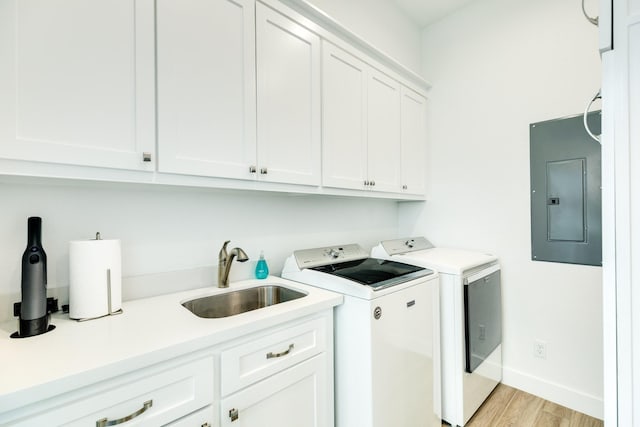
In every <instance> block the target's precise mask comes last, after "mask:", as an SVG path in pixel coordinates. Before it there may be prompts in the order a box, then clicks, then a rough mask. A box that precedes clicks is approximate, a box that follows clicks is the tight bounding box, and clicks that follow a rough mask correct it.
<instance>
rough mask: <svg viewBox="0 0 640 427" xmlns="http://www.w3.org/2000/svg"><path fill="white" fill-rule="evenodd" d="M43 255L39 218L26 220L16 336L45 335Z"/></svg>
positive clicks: (46, 318) (44, 267) (44, 259)
mask: <svg viewBox="0 0 640 427" xmlns="http://www.w3.org/2000/svg"><path fill="white" fill-rule="evenodd" d="M48 327H49V319H48V314H47V254H45V252H44V249H43V248H42V219H41V218H40V217H37V216H34V217H30V218H29V221H28V238H27V249H25V251H24V254H23V255H22V303H21V305H20V332H19V333H20V336H22V337H29V336H32V335H38V334H42V333H45V332H47V328H48Z"/></svg>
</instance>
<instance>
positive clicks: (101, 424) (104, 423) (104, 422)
mask: <svg viewBox="0 0 640 427" xmlns="http://www.w3.org/2000/svg"><path fill="white" fill-rule="evenodd" d="M152 406H153V399H151V400H147V401H146V402H144V403H143V406H142V408H140V409H138V410H137V411H135V412H134V413H132V414H129V415H127V416H126V417H122V418H118V419H117V420H111V421H109V420H108V419H107V418H102V419H100V420H98V421H96V427H108V426H116V425H118V424H122V423H126V422H127V421H129V420H132V419H134V418H135V417H137V416H138V415H142V414H144V413H145V412H147V409H149V408H151V407H152Z"/></svg>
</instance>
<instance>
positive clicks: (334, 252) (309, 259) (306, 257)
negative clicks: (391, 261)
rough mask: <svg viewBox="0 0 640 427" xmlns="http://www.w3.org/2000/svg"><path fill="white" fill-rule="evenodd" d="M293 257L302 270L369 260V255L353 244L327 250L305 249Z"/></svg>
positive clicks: (331, 247)
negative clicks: (364, 259) (337, 263)
mask: <svg viewBox="0 0 640 427" xmlns="http://www.w3.org/2000/svg"><path fill="white" fill-rule="evenodd" d="M293 256H294V257H295V258H296V263H297V264H298V267H299V268H300V269H302V268H312V267H319V266H321V265H329V264H335V263H336V262H346V261H355V260H357V259H363V258H368V257H369V253H368V252H367V251H365V250H364V249H363V248H362V247H361V246H360V245H358V244H355V243H352V244H348V245H338V246H329V247H325V248H314V249H303V250H299V251H295V252H294V253H293Z"/></svg>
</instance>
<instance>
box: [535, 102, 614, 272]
mask: <svg viewBox="0 0 640 427" xmlns="http://www.w3.org/2000/svg"><path fill="white" fill-rule="evenodd" d="M587 121H588V123H589V129H591V131H592V132H593V133H595V134H599V133H600V111H594V112H592V113H589V115H588V117H587ZM529 138H530V162H531V168H530V172H531V258H532V259H533V260H537V261H553V262H565V263H570V264H586V265H602V213H601V211H602V191H601V185H600V183H601V166H600V165H601V163H600V144H599V143H598V142H597V141H594V140H593V139H592V138H591V137H589V135H588V134H587V132H586V130H585V129H584V124H583V116H582V115H580V116H575V117H569V118H563V119H556V120H549V121H545V122H539V123H533V124H531V125H530V127H529Z"/></svg>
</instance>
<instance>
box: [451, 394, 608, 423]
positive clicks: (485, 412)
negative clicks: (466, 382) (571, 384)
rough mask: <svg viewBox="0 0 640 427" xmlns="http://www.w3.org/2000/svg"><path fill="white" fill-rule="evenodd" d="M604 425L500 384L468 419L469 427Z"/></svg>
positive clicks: (599, 421)
mask: <svg viewBox="0 0 640 427" xmlns="http://www.w3.org/2000/svg"><path fill="white" fill-rule="evenodd" d="M442 425H443V426H446V425H448V424H446V423H443V424H442ZM603 425H604V423H603V422H602V421H601V420H598V419H596V418H593V417H590V416H588V415H585V414H582V413H580V412H576V411H573V410H571V409H569V408H565V407H564V406H560V405H556V404H555V403H552V402H549V401H547V400H544V399H542V398H540V397H537V396H534V395H532V394H529V393H525V392H524V391H521V390H518V389H515V388H512V387H509V386H506V385H504V384H499V385H498V387H496V389H495V390H494V391H493V393H491V395H490V396H489V397H488V398H487V400H486V401H485V402H484V404H483V405H482V406H481V407H480V409H478V411H477V412H476V413H475V415H474V416H473V417H472V418H471V419H470V420H469V422H468V423H467V425H466V427H507V426H511V427H603Z"/></svg>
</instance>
